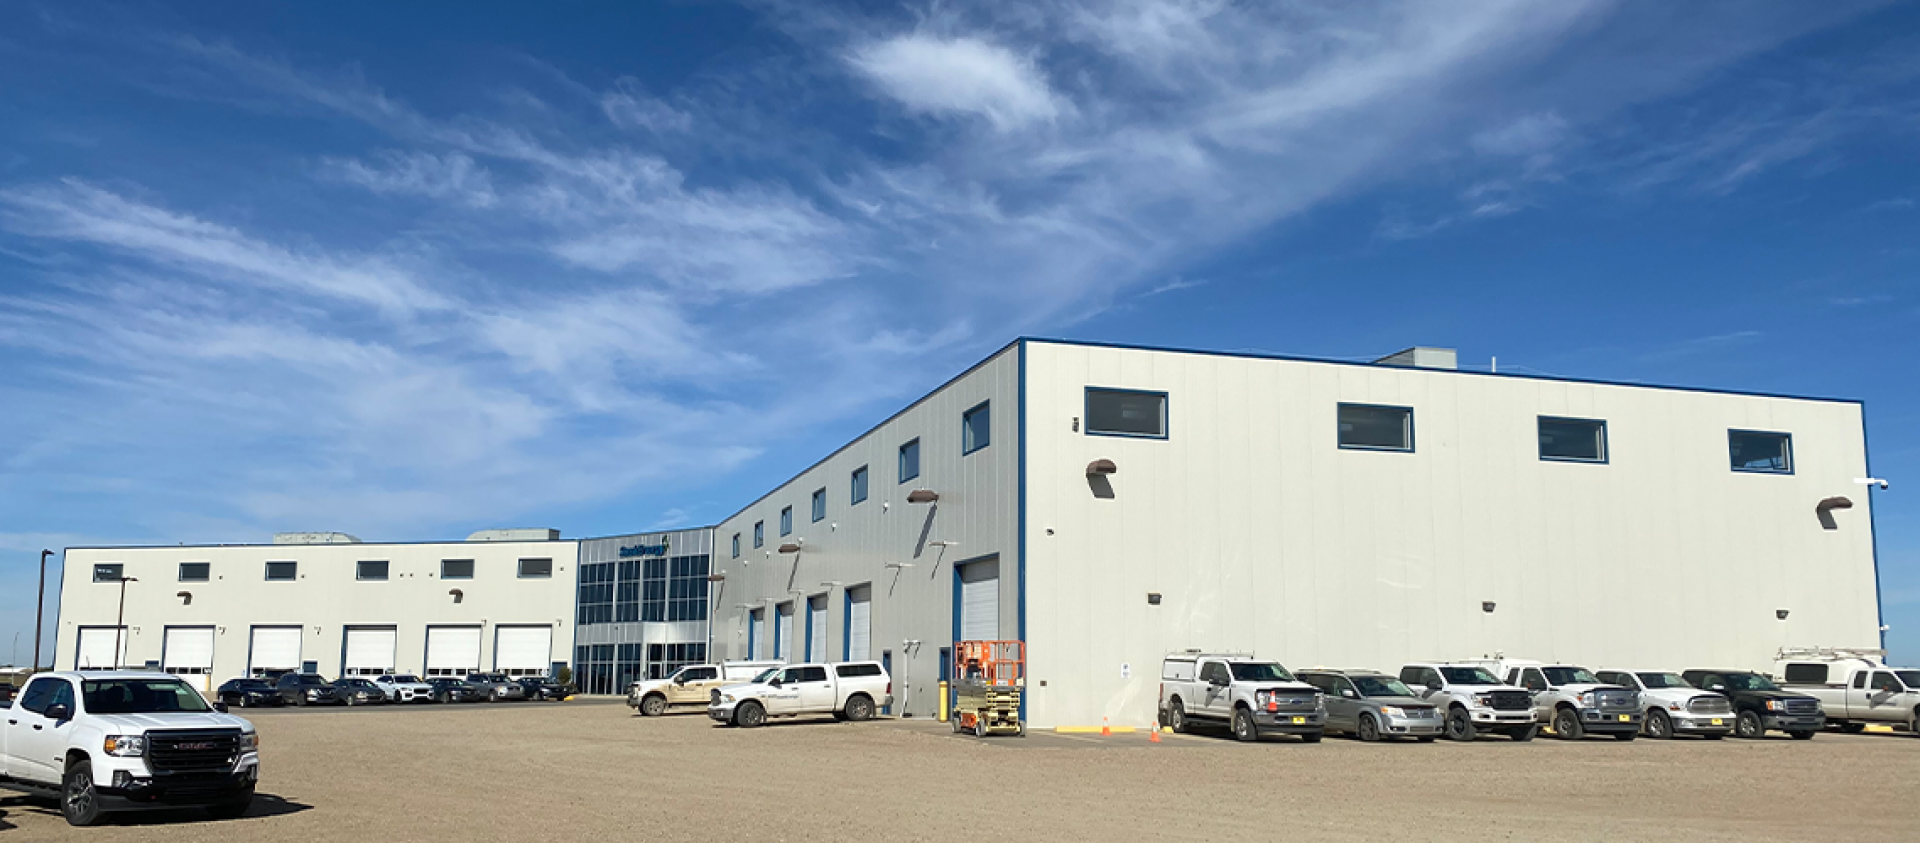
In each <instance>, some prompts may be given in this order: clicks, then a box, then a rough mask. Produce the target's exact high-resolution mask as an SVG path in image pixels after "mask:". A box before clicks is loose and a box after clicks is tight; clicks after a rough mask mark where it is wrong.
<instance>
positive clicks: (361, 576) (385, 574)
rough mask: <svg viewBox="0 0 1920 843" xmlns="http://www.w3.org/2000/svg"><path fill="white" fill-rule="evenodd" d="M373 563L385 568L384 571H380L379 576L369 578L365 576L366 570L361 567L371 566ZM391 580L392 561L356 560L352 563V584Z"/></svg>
mask: <svg viewBox="0 0 1920 843" xmlns="http://www.w3.org/2000/svg"><path fill="white" fill-rule="evenodd" d="M375 562H377V563H379V564H382V565H385V566H387V567H386V569H385V570H383V571H381V573H380V576H377V577H369V576H367V573H366V570H365V569H364V568H363V567H362V566H364V565H368V564H372V563H375ZM392 578H393V560H391V559H356V560H354V563H353V581H354V582H386V581H388V580H390V579H392Z"/></svg>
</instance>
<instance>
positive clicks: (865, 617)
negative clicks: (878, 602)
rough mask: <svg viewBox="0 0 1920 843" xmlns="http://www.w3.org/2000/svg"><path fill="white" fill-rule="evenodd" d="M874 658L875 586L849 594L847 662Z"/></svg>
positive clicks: (854, 590)
mask: <svg viewBox="0 0 1920 843" xmlns="http://www.w3.org/2000/svg"><path fill="white" fill-rule="evenodd" d="M870 658H873V586H870V585H863V586H859V587H857V588H854V589H851V590H849V591H848V592H847V661H853V662H857V661H866V660H867V659H870Z"/></svg>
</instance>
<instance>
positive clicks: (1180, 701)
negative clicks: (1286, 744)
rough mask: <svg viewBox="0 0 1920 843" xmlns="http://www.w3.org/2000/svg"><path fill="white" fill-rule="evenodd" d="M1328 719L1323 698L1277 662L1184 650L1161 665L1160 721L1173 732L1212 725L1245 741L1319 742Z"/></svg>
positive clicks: (1316, 689) (1244, 656)
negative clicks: (1288, 738) (1274, 737)
mask: <svg viewBox="0 0 1920 843" xmlns="http://www.w3.org/2000/svg"><path fill="white" fill-rule="evenodd" d="M1326 720H1327V706H1326V698H1325V695H1323V694H1321V693H1320V690H1319V689H1318V688H1315V687H1313V686H1312V685H1309V684H1307V683H1305V682H1301V681H1299V680H1297V679H1295V678H1294V677H1293V674H1292V673H1289V672H1288V671H1287V669H1286V668H1285V667H1283V666H1282V665H1281V664H1280V663H1279V662H1276V661H1268V660H1263V659H1257V658H1254V657H1253V656H1251V655H1240V654H1213V653H1200V652H1197V651H1193V650H1188V651H1183V652H1180V653H1176V654H1174V655H1170V656H1167V657H1166V659H1165V660H1164V661H1162V662H1161V664H1160V722H1162V723H1165V724H1167V726H1168V727H1170V728H1172V729H1173V730H1174V731H1175V732H1186V731H1188V730H1189V729H1191V728H1192V725H1193V723H1194V722H1196V721H1212V722H1216V723H1223V724H1227V725H1228V726H1229V727H1230V728H1232V730H1233V736H1234V737H1235V738H1238V739H1240V740H1243V741H1257V740H1259V739H1260V736H1261V735H1263V734H1278V735H1298V736H1299V737H1300V739H1301V740H1303V741H1306V742H1307V743H1318V742H1319V741H1320V736H1321V734H1322V733H1323V732H1324V731H1325V729H1326Z"/></svg>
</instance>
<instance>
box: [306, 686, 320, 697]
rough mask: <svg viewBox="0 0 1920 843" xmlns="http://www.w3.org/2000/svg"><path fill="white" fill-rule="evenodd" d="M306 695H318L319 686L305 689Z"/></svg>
mask: <svg viewBox="0 0 1920 843" xmlns="http://www.w3.org/2000/svg"><path fill="white" fill-rule="evenodd" d="M307 696H308V697H309V698H313V697H318V696H320V689H319V688H308V689H307Z"/></svg>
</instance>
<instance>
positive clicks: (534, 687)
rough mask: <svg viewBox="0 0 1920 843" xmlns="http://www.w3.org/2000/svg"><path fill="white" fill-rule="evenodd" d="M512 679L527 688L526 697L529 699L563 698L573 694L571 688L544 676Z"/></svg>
mask: <svg viewBox="0 0 1920 843" xmlns="http://www.w3.org/2000/svg"><path fill="white" fill-rule="evenodd" d="M513 681H515V682H518V683H520V687H522V688H525V689H527V699H530V700H564V699H566V698H567V697H569V696H572V695H573V688H571V687H569V686H567V685H562V684H560V683H559V682H555V681H553V680H552V679H550V678H548V677H545V676H519V677H515V678H514V680H513Z"/></svg>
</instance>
